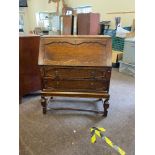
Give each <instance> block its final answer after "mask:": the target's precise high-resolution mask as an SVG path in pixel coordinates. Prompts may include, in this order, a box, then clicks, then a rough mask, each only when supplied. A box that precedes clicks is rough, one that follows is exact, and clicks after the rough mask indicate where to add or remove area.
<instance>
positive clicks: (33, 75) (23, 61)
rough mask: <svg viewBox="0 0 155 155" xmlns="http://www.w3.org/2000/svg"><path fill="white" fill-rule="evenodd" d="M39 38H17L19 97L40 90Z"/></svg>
mask: <svg viewBox="0 0 155 155" xmlns="http://www.w3.org/2000/svg"><path fill="white" fill-rule="evenodd" d="M39 41H40V36H37V35H31V36H19V97H20V99H21V98H22V96H24V95H26V94H29V93H31V92H33V91H37V90H40V89H41V81H40V71H39V66H38V54H39Z"/></svg>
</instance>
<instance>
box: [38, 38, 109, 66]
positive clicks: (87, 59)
mask: <svg viewBox="0 0 155 155" xmlns="http://www.w3.org/2000/svg"><path fill="white" fill-rule="evenodd" d="M111 55H112V49H111V37H109V36H103V35H54V36H42V37H41V39H40V49H39V60H38V64H39V65H50V66H52V65H53V66H111Z"/></svg>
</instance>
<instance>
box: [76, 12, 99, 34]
mask: <svg viewBox="0 0 155 155" xmlns="http://www.w3.org/2000/svg"><path fill="white" fill-rule="evenodd" d="M77 28H78V30H77V31H78V34H79V35H98V34H99V33H100V14H99V13H81V14H78V15H77Z"/></svg>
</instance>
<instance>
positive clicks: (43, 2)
mask: <svg viewBox="0 0 155 155" xmlns="http://www.w3.org/2000/svg"><path fill="white" fill-rule="evenodd" d="M27 3H28V7H27V8H25V24H26V29H25V32H26V33H29V31H31V30H34V28H35V27H36V25H37V24H36V13H37V12H43V11H48V12H56V3H53V2H51V3H50V4H48V0H27ZM59 5H60V7H59V11H61V8H62V3H61V2H60V4H59Z"/></svg>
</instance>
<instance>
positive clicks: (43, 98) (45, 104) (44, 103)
mask: <svg viewBox="0 0 155 155" xmlns="http://www.w3.org/2000/svg"><path fill="white" fill-rule="evenodd" d="M41 105H42V107H43V114H46V111H47V102H46V98H45V97H44V96H41Z"/></svg>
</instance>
